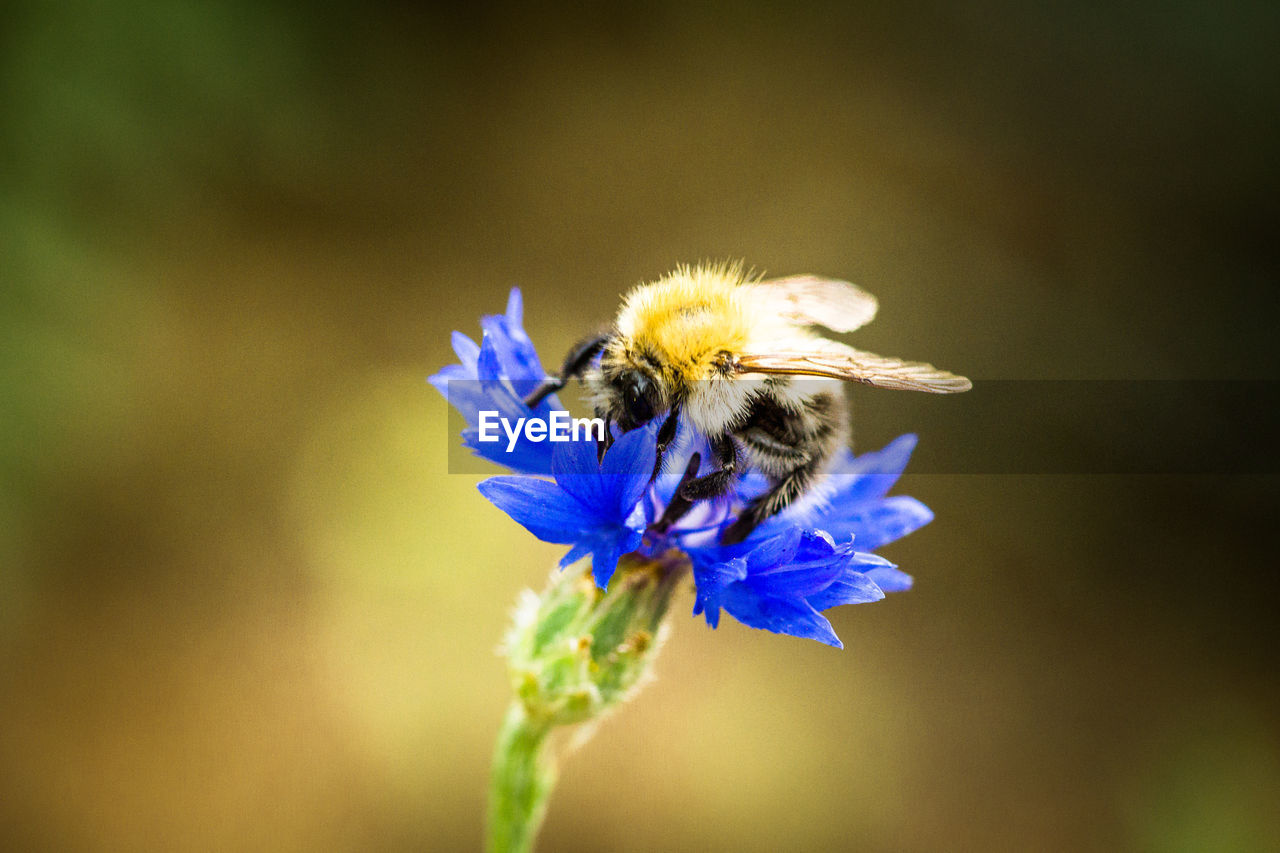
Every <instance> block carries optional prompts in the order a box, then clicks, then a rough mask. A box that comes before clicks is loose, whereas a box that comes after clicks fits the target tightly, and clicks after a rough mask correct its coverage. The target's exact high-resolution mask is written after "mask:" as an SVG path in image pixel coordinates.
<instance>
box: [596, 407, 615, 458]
mask: <svg viewBox="0 0 1280 853" xmlns="http://www.w3.org/2000/svg"><path fill="white" fill-rule="evenodd" d="M610 447H613V418H610V417H607V416H606V417H605V419H604V440H603V441H597V442H596V462H597V463H599V462H603V461H604V455H605V453H606V452H608V450H609V448H610Z"/></svg>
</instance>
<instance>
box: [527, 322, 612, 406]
mask: <svg viewBox="0 0 1280 853" xmlns="http://www.w3.org/2000/svg"><path fill="white" fill-rule="evenodd" d="M608 341H609V336H608V335H593V336H591V337H589V338H583V339H582V340H580V341H578V342H577V343H576V344H574V345H573V349H571V350H569V354H568V355H566V356H565V357H564V365H563V366H561V368H560V375H559V376H548V377H547V378H546V379H544V380H542V384H541V385H539V386H538V389H537V390H536V391H534V392H533V393H532V394H530V395H529V396H528V397H525V398H524V404H525V405H526V406H528V407H529V408H531V409H535V408H537V407H538V404H539V403H541V402H542V401H543V400H545V399H547V398H548V397H550V396H551V395H552V394H554V393H556V392H557V391H559V390H560V389H561V388H563V387H564V386H565V385H567V384H568V382H569V380H570V379H572V378H573V377H575V376H578V375H580V374H581V373H582V372H583V371H584V370H586V369H587V366H588V365H590V364H591V359H593V358H595V357H596V356H597V355H599V354H600V350H602V349H604V345H605V344H606V343H608Z"/></svg>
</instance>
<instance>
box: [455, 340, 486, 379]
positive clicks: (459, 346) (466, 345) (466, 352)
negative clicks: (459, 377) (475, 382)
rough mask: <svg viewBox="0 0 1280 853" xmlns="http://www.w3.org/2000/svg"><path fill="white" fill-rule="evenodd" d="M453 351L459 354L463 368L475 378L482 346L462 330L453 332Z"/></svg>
mask: <svg viewBox="0 0 1280 853" xmlns="http://www.w3.org/2000/svg"><path fill="white" fill-rule="evenodd" d="M452 341H453V352H454V354H455V355H457V356H458V361H460V362H462V364H461V365H460V366H461V367H462V369H463V370H466V371H467V373H468V374H469V375H470V376H471V377H472V378H475V376H476V359H477V358H479V356H480V347H479V345H478V344H476V342H475V341H473V340H471V338H469V337H467V336H466V335H464V334H462V332H454V333H453V338H452Z"/></svg>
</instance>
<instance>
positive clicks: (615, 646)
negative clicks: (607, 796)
mask: <svg viewBox="0 0 1280 853" xmlns="http://www.w3.org/2000/svg"><path fill="white" fill-rule="evenodd" d="M688 570H689V563H688V560H687V559H685V558H684V557H683V555H679V554H671V555H664V556H663V557H659V558H656V559H645V558H640V557H634V556H627V557H624V558H623V559H622V560H621V562H620V564H619V565H618V569H617V573H616V575H615V577H614V580H613V582H612V583H611V584H610V585H609V589H608V590H607V591H605V590H602V589H600V587H599V586H597V585H596V583H595V581H594V580H593V578H592V571H591V565H590V563H589V562H583V563H580V564H577V565H575V566H573V567H571V568H570V569H569V570H567V571H564V572H560V571H556V572H554V573H552V575H551V578H550V580H549V581H548V583H547V588H546V589H545V590H543V592H542V594H541V595H536V594H534V593H533V592H532V591H531V590H525V592H524V593H523V594H522V595H521V597H520V600H519V603H518V604H517V605H516V609H515V614H514V619H513V624H512V626H511V630H510V632H508V634H507V637H506V640H505V642H504V644H503V650H504V653H505V654H506V656H507V664H508V671H509V673H510V676H511V683H512V687H513V689H514V690H515V694H516V698H515V700H514V701H513V702H512V703H511V707H510V708H508V710H507V714H506V717H505V719H504V720H503V723H502V728H501V730H500V732H499V734H498V742H497V745H496V747H495V748H494V754H493V774H492V778H491V782H490V788H489V849H490V850H491V851H495V853H496V851H504V853H505V851H522V850H531V849H532V847H533V841H534V838H535V837H536V835H537V832H538V828H539V826H540V825H541V823H542V818H543V816H544V814H545V812H546V804H547V798H548V797H549V796H550V794H551V789H552V788H553V787H554V785H555V781H556V775H557V773H556V766H557V757H556V755H555V752H554V746H553V744H552V738H551V736H552V734H553V732H554V731H555V730H556V729H557V728H559V727H561V726H573V725H578V724H588V725H583V726H581V727H580V728H579V729H578V731H577V741H579V742H580V741H581V740H583V739H585V738H586V737H589V736H590V733H591V731H592V730H593V727H592V726H591V725H590V724H593V723H595V722H598V721H599V720H600V719H602V718H603V717H604V716H605V715H606V714H608V713H609V712H610V711H612V710H613V709H614V708H616V707H617V706H618V705H620V704H622V703H623V702H625V701H626V700H627V699H629V698H630V697H631V696H633V695H634V694H635V692H636V691H637V690H639V689H640V688H641V687H642V686H643V685H644V684H645V683H647V682H648V680H649V679H650V678H651V677H652V665H653V661H654V659H655V658H656V657H657V654H658V650H659V649H660V648H661V646H662V643H663V641H664V640H665V638H666V635H667V634H668V632H669V626H668V625H667V624H666V622H665V617H666V614H667V608H668V605H669V604H670V602H671V595H672V593H673V591H674V590H675V588H676V586H677V585H678V584H679V582H680V579H681V578H683V577H684V576H685V574H686V572H688Z"/></svg>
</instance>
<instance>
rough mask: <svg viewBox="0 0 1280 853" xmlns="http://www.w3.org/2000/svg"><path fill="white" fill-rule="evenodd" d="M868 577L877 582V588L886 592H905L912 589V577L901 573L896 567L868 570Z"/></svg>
mask: <svg viewBox="0 0 1280 853" xmlns="http://www.w3.org/2000/svg"><path fill="white" fill-rule="evenodd" d="M867 577H869V578H871V580H873V581H875V584H876V586H878V587H880V588H881V589H882V590H884V591H885V592H903V591H904V590H908V589H911V583H912V580H911V575H909V574H907V573H906V572H903V571H899V570H898V568H897V567H896V566H887V567H884V568H879V569H868V570H867Z"/></svg>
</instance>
